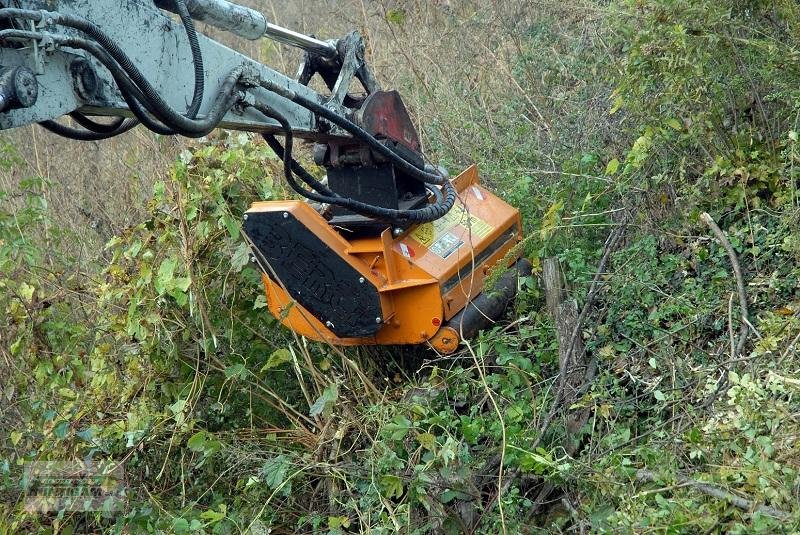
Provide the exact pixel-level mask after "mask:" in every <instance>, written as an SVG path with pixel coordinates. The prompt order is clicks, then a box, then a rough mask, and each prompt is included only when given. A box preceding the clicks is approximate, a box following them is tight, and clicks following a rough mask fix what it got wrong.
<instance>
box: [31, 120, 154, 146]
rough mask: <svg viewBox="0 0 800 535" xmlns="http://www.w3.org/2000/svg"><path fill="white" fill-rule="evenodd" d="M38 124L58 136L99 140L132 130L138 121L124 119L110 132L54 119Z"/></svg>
mask: <svg viewBox="0 0 800 535" xmlns="http://www.w3.org/2000/svg"><path fill="white" fill-rule="evenodd" d="M39 125H40V126H42V127H43V128H44V129H46V130H49V131H51V132H53V133H54V134H58V135H59V136H63V137H66V138H69V139H75V140H77V141H101V140H103V139H108V138H111V137H114V136H118V135H120V134H123V133H125V132H127V131H128V130H132V129H133V128H135V127H136V126H138V125H139V121H133V120H129V121H125V122H123V123H121V125H120V126H119V127H117V128H116V129H115V130H111V131H110V132H93V131H91V130H81V129H78V128H71V127H69V126H66V125H63V124H61V123H58V122H56V121H42V122H40V123H39Z"/></svg>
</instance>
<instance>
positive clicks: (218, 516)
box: [200, 503, 228, 524]
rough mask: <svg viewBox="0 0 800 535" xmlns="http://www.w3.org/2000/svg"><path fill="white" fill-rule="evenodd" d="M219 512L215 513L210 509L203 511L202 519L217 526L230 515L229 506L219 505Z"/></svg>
mask: <svg viewBox="0 0 800 535" xmlns="http://www.w3.org/2000/svg"><path fill="white" fill-rule="evenodd" d="M218 509H219V511H215V510H213V509H209V510H208V511H203V512H202V513H200V518H202V519H203V520H208V521H209V522H210V523H211V524H216V523H217V522H220V521H221V520H224V519H225V517H226V516H227V515H228V506H227V505H225V504H224V503H221V504H219V507H218Z"/></svg>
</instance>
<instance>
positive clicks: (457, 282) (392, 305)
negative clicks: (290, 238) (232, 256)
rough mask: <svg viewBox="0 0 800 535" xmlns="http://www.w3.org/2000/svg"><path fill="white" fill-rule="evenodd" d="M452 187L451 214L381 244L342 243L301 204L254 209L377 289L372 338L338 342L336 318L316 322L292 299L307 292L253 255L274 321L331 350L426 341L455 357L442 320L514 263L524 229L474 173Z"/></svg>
mask: <svg viewBox="0 0 800 535" xmlns="http://www.w3.org/2000/svg"><path fill="white" fill-rule="evenodd" d="M452 183H453V185H454V187H455V188H456V191H458V200H457V201H456V205H455V206H454V208H453V209H451V210H450V212H449V213H448V214H447V215H446V216H444V217H442V218H441V219H438V220H436V221H434V222H432V223H424V224H421V225H417V226H415V227H411V228H409V229H408V230H407V231H405V232H404V233H402V234H401V235H399V236H393V235H392V229H386V230H385V231H384V232H383V233H382V234H381V235H380V237H374V238H361V239H353V240H349V241H348V240H347V239H346V238H344V237H343V236H342V235H341V234H340V233H339V232H337V230H336V229H334V228H332V227H331V226H330V225H329V224H328V222H327V221H326V220H325V219H324V218H323V217H322V216H321V215H320V214H319V213H317V211H316V210H315V209H314V208H313V207H312V206H310V205H309V204H307V203H305V202H302V201H268V202H257V203H254V204H253V206H252V207H251V208H250V210H249V211H248V212H247V214H248V215H249V216H256V215H258V214H259V213H262V212H281V213H282V214H283V217H284V218H286V219H287V220H290V219H291V220H297V221H299V222H300V223H301V224H302V225H303V226H305V227H306V228H307V229H308V230H310V231H311V232H312V233H313V234H314V235H316V237H318V238H319V239H320V240H322V242H324V244H325V245H326V246H327V248H329V249H330V252H331V254H335V255H338V256H339V257H340V258H341V259H342V260H344V261H345V262H347V264H349V265H350V266H352V267H353V268H354V269H355V270H357V271H358V273H360V274H361V278H359V280H360V281H361V282H362V283H367V282H368V283H369V284H371V285H373V286H374V287H375V288H376V289H377V292H378V295H379V299H380V309H381V313H380V315H379V316H377V317H376V318H374V321H375V322H376V323H378V324H379V327H378V330H377V332H375V334H374V335H372V336H366V337H339V336H337V335H336V334H335V333H334V332H333V330H332V328H331V327H332V326H333V325H334V323H333V322H335V321H336V318H319V317H315V315H314V314H312V313H311V312H310V311H309V310H307V309H306V308H304V307H303V306H302V305H301V304H300V303H299V302H298V299H295V298H294V297H293V296H292V295H302V294H299V293H298V292H301V291H304V290H305V289H302V290H301V289H295V292H292V290H293V289H292V288H287V287H286V285H285V284H284V282H283V281H281V280H278V279H279V278H280V277H278V276H276V273H275V271H274V270H273V269H272V268H271V267H270V265H269V264H268V262H266V259H265V258H264V256H265V255H259V254H257V255H256V256H257V257H259V256H260V257H261V258H257V261H258V262H259V264H260V265H261V267H262V270H263V271H264V274H263V280H264V286H265V288H266V295H267V301H268V304H269V309H270V311H271V312H272V314H273V315H274V316H275V317H276V318H279V319H280V321H281V322H282V323H283V324H284V325H286V326H287V327H289V328H290V329H292V330H293V331H295V332H297V333H298V334H300V335H303V336H306V337H308V338H311V339H314V340H319V341H324V342H329V343H331V344H334V345H373V344H382V345H394V344H423V343H426V342H430V343H431V344H432V345H433V347H434V348H435V349H437V350H438V351H440V352H442V353H451V352H452V351H454V350H455V349H456V348H457V346H458V344H459V339H458V333H457V330H456V329H453V328H449V327H447V326H446V324H447V321H448V320H450V319H451V318H452V317H453V316H455V315H456V314H457V313H458V312H459V311H461V310H462V309H464V307H465V306H466V305H467V304H468V303H469V302H470V301H471V300H473V299H474V298H475V297H477V296H478V295H479V294H480V293H481V292H482V291H483V289H484V283H485V280H486V277H487V275H488V274H489V273H490V271H492V270H493V269H494V268H502V267H510V266H512V265H513V264H514V263H515V262H516V260H517V259H518V258H519V256H520V252H519V251H518V249H519V247H517V244H518V243H519V242H520V241H521V240H522V227H521V222H520V215H519V212H518V211H517V210H516V209H515V208H514V207H512V206H510V205H509V204H508V203H506V202H504V201H502V200H501V199H499V198H498V197H496V196H495V195H493V194H492V193H490V192H489V191H488V190H486V189H485V188H484V187H482V186H481V185H480V183H479V179H478V170H477V167H475V166H472V167H470V168H468V169H467V170H465V171H464V172H463V173H461V174H460V175H459V176H457V177H455V178H454V179H453V180H452ZM248 234H249V233H248ZM254 249H256V248H254ZM500 264H502V266H501V265H500ZM313 291H324V290H322V289H314V290H313Z"/></svg>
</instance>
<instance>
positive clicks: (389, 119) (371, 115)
mask: <svg viewBox="0 0 800 535" xmlns="http://www.w3.org/2000/svg"><path fill="white" fill-rule="evenodd" d="M357 120H358V122H359V123H360V126H361V127H362V128H363V129H364V130H366V131H367V132H369V133H370V134H372V135H374V136H375V137H377V138H379V139H380V138H385V139H391V140H393V141H397V142H399V143H402V144H403V145H405V146H406V147H408V148H409V149H411V150H413V151H415V152H419V150H420V145H419V136H418V135H417V129H416V128H414V123H413V122H411V116H409V115H408V110H406V107H405V105H404V104H403V99H402V98H400V93H398V92H397V91H376V92H374V93H372V94H371V95H370V96H368V97H367V98H366V100H365V101H364V104H363V105H362V106H361V109H360V110H358V113H357Z"/></svg>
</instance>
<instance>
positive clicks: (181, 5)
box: [174, 0, 206, 119]
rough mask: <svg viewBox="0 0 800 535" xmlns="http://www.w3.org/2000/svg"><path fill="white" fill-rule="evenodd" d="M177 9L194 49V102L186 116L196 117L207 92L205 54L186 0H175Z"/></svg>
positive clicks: (191, 46)
mask: <svg viewBox="0 0 800 535" xmlns="http://www.w3.org/2000/svg"><path fill="white" fill-rule="evenodd" d="M174 2H175V11H177V13H178V17H179V18H180V19H181V23H182V24H183V28H184V30H186V38H187V39H188V40H189V48H190V49H191V51H192V64H193V65H194V94H193V95H192V102H191V104H189V109H187V110H186V117H188V118H190V119H195V118H196V117H197V112H198V111H200V106H201V105H202V104H203V94H204V92H205V83H206V76H205V70H204V69H203V54H202V53H201V51H200V42H199V41H198V39H197V30H196V29H195V27H194V21H193V20H192V16H191V15H190V14H189V10H188V9H187V7H186V2H185V1H184V0H174Z"/></svg>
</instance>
